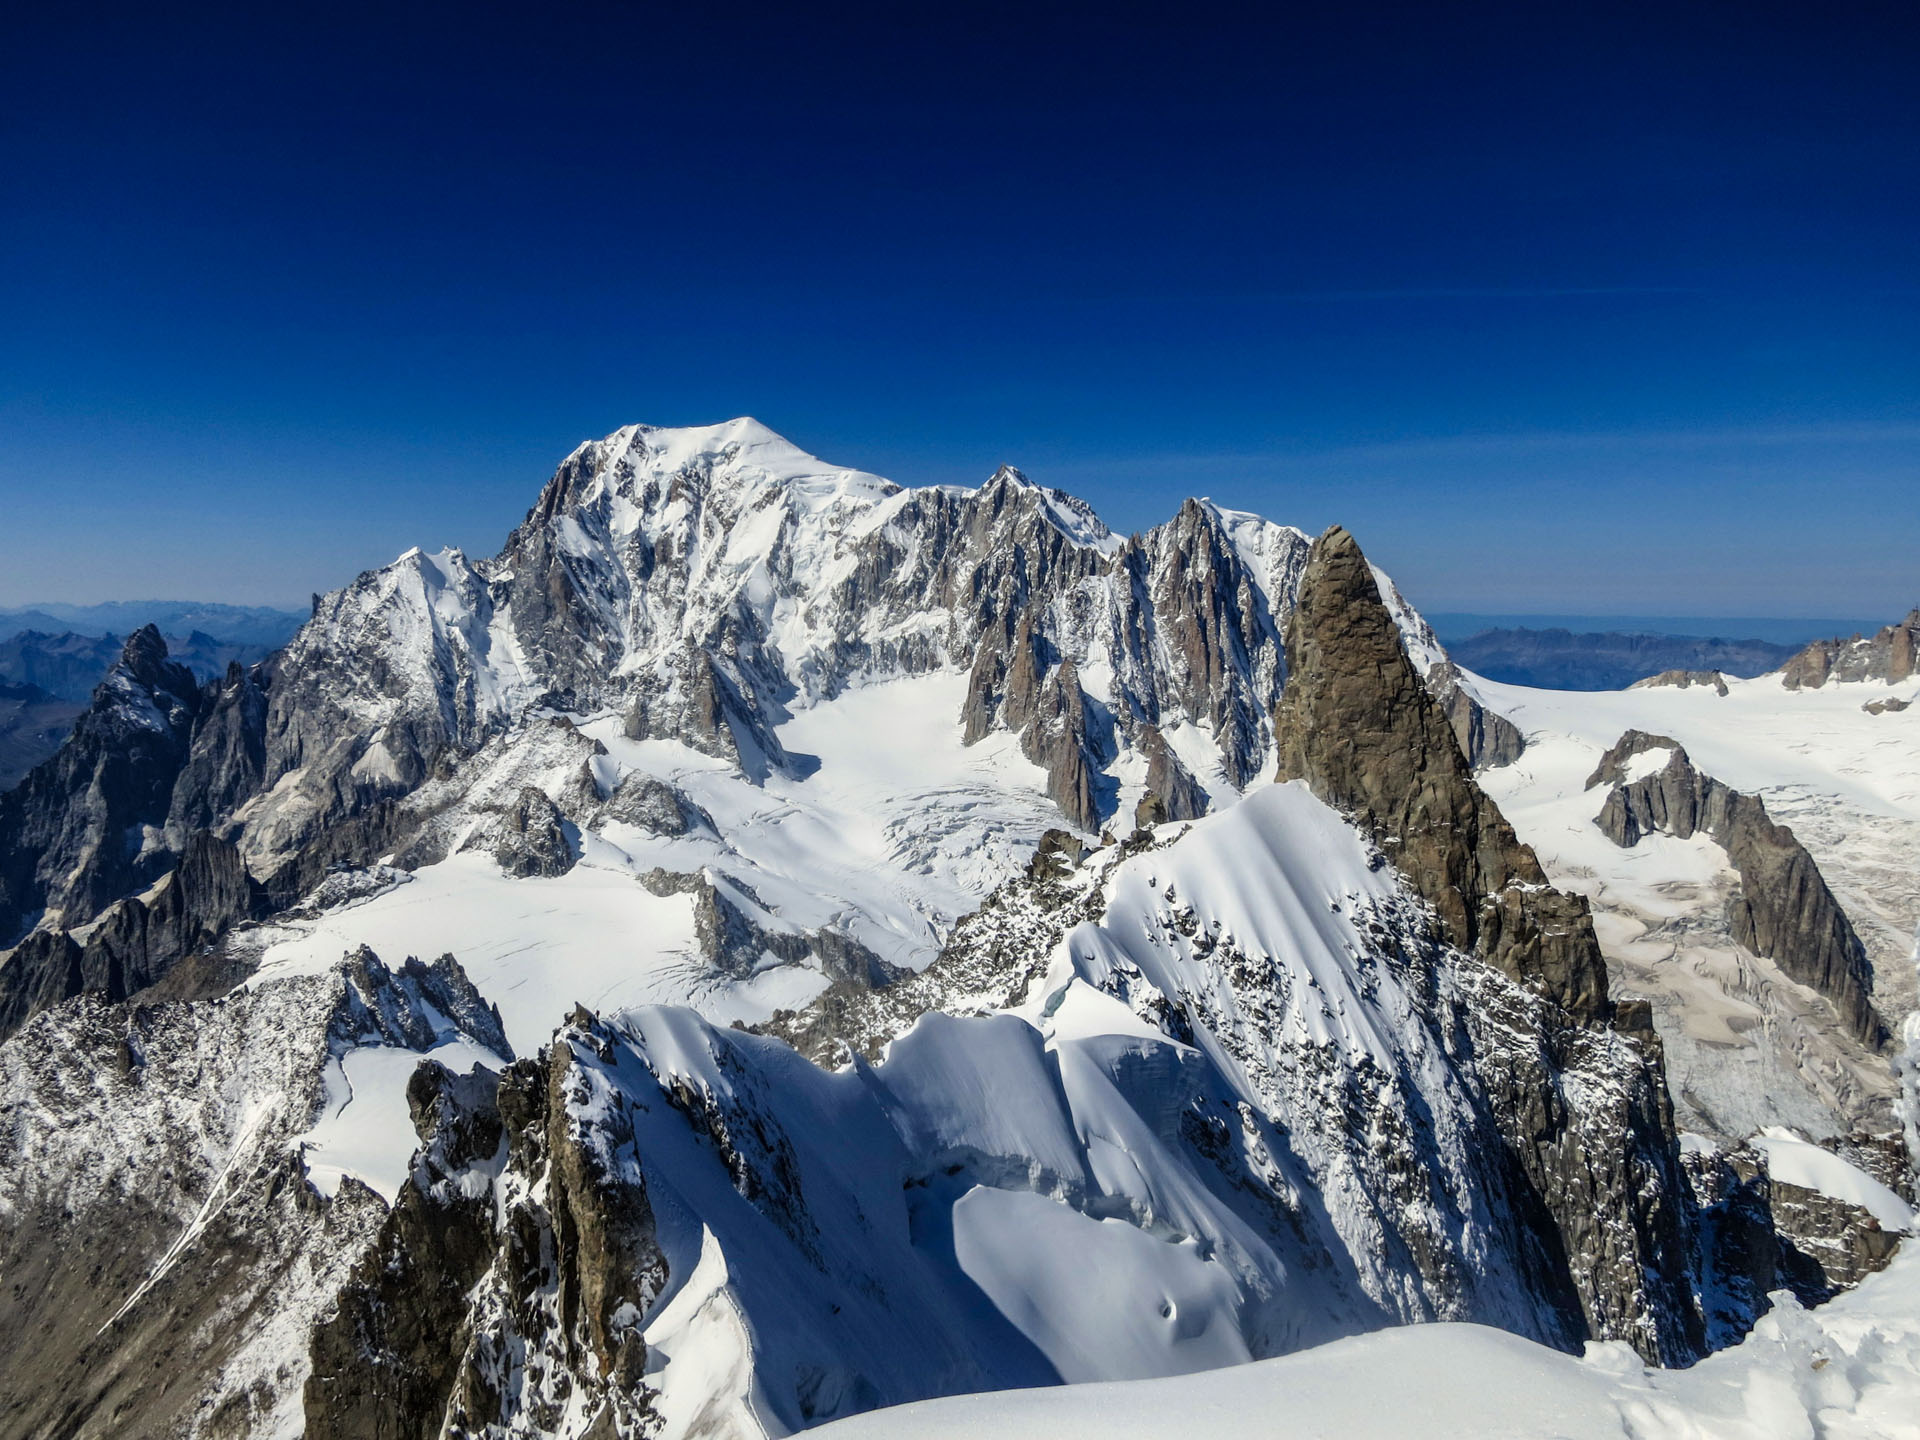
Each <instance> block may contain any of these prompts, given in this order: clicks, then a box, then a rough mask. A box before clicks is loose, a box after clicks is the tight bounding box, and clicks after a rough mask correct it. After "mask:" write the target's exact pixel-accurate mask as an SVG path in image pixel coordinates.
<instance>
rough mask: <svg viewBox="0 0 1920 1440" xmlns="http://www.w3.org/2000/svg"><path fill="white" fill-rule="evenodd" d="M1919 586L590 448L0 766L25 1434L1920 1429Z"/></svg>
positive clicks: (0, 927) (144, 669)
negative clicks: (1560, 579) (1158, 517)
mask: <svg viewBox="0 0 1920 1440" xmlns="http://www.w3.org/2000/svg"><path fill="white" fill-rule="evenodd" d="M1917 638H1920V615H1917V616H1915V617H1910V618H1909V620H1908V621H1906V622H1904V624H1901V625H1894V626H1890V627H1888V629H1887V630H1886V631H1884V632H1882V633H1881V634H1880V635H1879V636H1876V637H1871V638H1870V639H1862V640H1859V641H1857V642H1851V643H1850V644H1849V645H1837V646H1830V647H1827V649H1825V650H1823V651H1821V652H1820V653H1819V655H1818V656H1816V657H1814V658H1813V659H1811V660H1804V662H1803V660H1802V658H1800V657H1797V658H1796V660H1795V661H1794V662H1790V663H1789V665H1788V667H1786V669H1784V670H1783V671H1777V672H1774V673H1772V674H1769V675H1763V676H1760V677H1758V678H1756V679H1732V678H1727V677H1721V676H1717V675H1712V674H1711V673H1709V674H1707V675H1695V674H1693V673H1691V672H1686V673H1683V672H1670V674H1669V675H1667V676H1662V677H1658V681H1659V683H1643V684H1641V685H1636V686H1634V687H1632V688H1630V689H1626V690H1621V691H1614V692H1595V693H1573V692H1552V691H1543V690H1533V689H1527V688H1523V687H1518V686H1511V685H1502V684H1497V683H1494V682H1491V681H1487V680H1484V679H1481V678H1479V677H1477V676H1474V675H1472V674H1471V673H1469V672H1467V671H1465V670H1462V669H1461V668H1459V667H1458V666H1456V665H1454V664H1453V663H1452V662H1451V661H1450V660H1449V659H1448V657H1447V655H1446V653H1445V651H1444V649H1443V648H1442V647H1441V646H1440V644H1439V643H1438V642H1437V640H1436V639H1435V638H1434V636H1433V633H1432V631H1431V630H1430V629H1429V628H1428V627H1427V626H1426V624H1425V622H1424V621H1423V620H1422V619H1421V618H1420V616H1419V614H1418V612H1417V611H1416V610H1415V609H1414V607H1413V606H1412V605H1411V604H1410V603H1409V602H1408V600H1407V598H1406V597H1404V596H1402V595H1401V593H1400V592H1399V590H1398V589H1397V588H1396V587H1395V586H1394V584H1393V582H1392V581H1391V580H1390V579H1389V578H1388V577H1387V576H1386V575H1385V574H1383V573H1381V572H1380V571H1378V570H1376V569H1374V568H1373V567H1372V566H1371V565H1370V564H1368V563H1367V562H1366V560H1365V559H1364V557H1363V556H1361V554H1360V552H1359V549H1358V547H1357V545H1356V544H1355V543H1354V541H1353V538H1352V537H1351V536H1349V535H1347V534H1346V532H1345V531H1342V530H1339V529H1337V528H1336V529H1335V530H1332V531H1329V532H1328V533H1327V534H1326V535H1323V536H1321V537H1319V538H1318V539H1315V538H1313V537H1310V536H1308V535H1306V534H1304V533H1303V532H1301V531H1299V530H1295V529H1292V528H1290V527H1287V526H1284V525H1279V524H1275V523H1272V522H1270V521H1267V520H1265V519H1262V518H1260V517H1258V516H1254V515H1250V514H1246V513H1243V512H1238V511H1232V510H1227V509H1223V508H1221V507H1219V506H1216V505H1213V504H1212V503H1210V502H1208V501H1205V500H1189V501H1187V502H1185V503H1184V504H1183V505H1182V506H1181V507H1180V508H1179V510H1178V512H1177V513H1176V514H1175V516H1174V517H1173V518H1172V519H1171V520H1169V521H1167V522H1166V523H1165V524H1163V525H1161V526H1158V527H1156V528H1154V529H1153V530H1150V531H1148V532H1146V533H1144V534H1140V535H1133V536H1121V535H1116V534H1114V533H1112V532H1110V531H1109V530H1108V529H1107V528H1106V527H1105V525H1103V524H1102V523H1101V521H1100V520H1099V518H1098V517H1097V516H1096V515H1095V514H1094V513H1093V512H1092V510H1091V509H1090V508H1089V507H1087V506H1086V505H1085V504H1083V503H1082V502H1080V501H1078V500H1076V499H1074V498H1072V497H1070V496H1067V495H1065V494H1063V493H1061V492H1058V491H1054V490H1050V489H1047V488H1045V487H1042V486H1040V485H1037V484H1035V483H1033V482H1032V481H1030V480H1028V479H1027V478H1026V477H1025V476H1023V475H1021V474H1020V473H1019V472H1018V471H1016V470H1013V469H1010V468H1009V469H1003V470H1001V471H999V472H998V473H996V474H995V475H994V476H992V477H991V478H990V479H989V480H988V481H987V482H986V483H985V484H984V485H982V486H980V487H978V488H974V489H967V488H960V487H929V488H920V489H914V488H903V487H901V486H898V485H895V484H892V483H890V482H888V481H885V480H882V479H880V478H878V477H876V476H872V475H866V474H863V473H859V472H855V471H848V470H844V469H839V468H836V467H834V466H832V465H829V464H827V463H825V462H823V461H820V460H817V459H815V458H813V457H811V456H809V455H806V454H804V453H803V452H801V451H799V450H798V449H797V448H795V447H794V446H792V445H791V444H789V443H788V442H786V441H785V440H783V439H781V438H780V437H779V436H778V435H775V434H774V433H773V432H771V431H769V430H767V429H766V428H765V427H763V426H761V425H759V424H758V423H756V422H754V421H752V420H746V419H742V420H735V421H731V422H728V423H726V424H722V425H716V426H709V427H701V428H692V429H656V428H651V427H646V426H631V427H628V428H625V429H622V430H619V431H616V432H615V433H614V434H612V435H610V436H608V437H607V438H606V439H604V440H600V441H596V442H592V443H589V444H586V445H583V446H581V447H580V448H579V449H578V450H577V451H575V452H574V454H573V455H571V456H569V457H568V458H567V459H566V460H565V462H563V464H562V465H561V467H560V468H559V470H558V471H557V473H556V474H555V475H554V476H553V478H552V479H551V480H550V481H549V482H548V484H547V485H546V487H545V488H544V489H543V490H542V492H541V493H540V495H539V498H538V500H537V501H536V503H535V505H534V507H533V509H532V510H531V511H530V512H529V514H528V516H527V518H526V520H525V522H524V523H523V524H522V525H521V526H520V527H519V528H518V529H516V530H515V531H514V532H513V534H512V535H511V536H510V537H509V538H508V540H507V542H506V544H505V546H504V547H503V548H502V550H501V551H500V553H499V554H498V555H495V556H492V557H488V558H484V559H472V558H469V557H467V556H465V555H463V554H462V553H460V552H459V551H455V550H448V551H442V552H439V553H433V554H429V553H425V552H423V551H419V550H413V551H409V552H408V553H407V554H405V555H402V556H401V557H400V558H399V559H397V560H396V561H394V562H393V563H392V564H391V565H388V566H386V567H384V568H382V569H379V570H375V571H370V572H368V573H366V574H364V575H361V576H360V577H358V578H357V579H355V580H354V581H353V582H352V583H351V584H349V585H347V586H346V587H344V588H343V589H340V590H338V591H335V592H334V593H332V594H330V595H326V596H321V597H316V599H315V602H314V607H313V614H312V617H311V618H310V619H309V620H308V622H307V623H306V624H305V625H304V626H303V627H302V628H301V629H300V630H299V632H298V633H297V634H296V635H295V636H294V637H293V639H292V640H291V641H290V642H289V643H288V644H287V646H286V647H285V648H284V649H283V650H281V651H279V652H278V653H277V654H275V655H274V656H273V657H271V658H270V659H268V660H266V661H264V662H262V663H260V664H258V665H255V666H252V667H244V668H243V667H241V666H238V665H236V666H234V667H232V668H230V669H229V671H228V672H227V674H226V675H225V676H224V677H221V678H219V679H217V680H214V681H211V682H207V683H205V684H202V683H201V682H199V681H197V680H196V679H195V678H194V676H193V675H192V674H191V673H190V672H188V671H186V670H185V669H184V668H183V667H181V666H179V665H177V664H175V663H173V662H172V661H171V660H169V659H168V657H167V655H166V653H165V645H164V643H163V642H162V641H161V640H160V637H159V636H158V634H157V632H151V633H150V632H142V633H140V634H136V635H135V636H134V637H133V639H132V640H131V641H129V643H128V646H127V650H126V653H125V655H124V656H123V658H122V660H121V663H120V664H119V665H118V666H117V667H116V668H115V670H114V672H113V673H112V674H111V675H110V676H109V677H108V679H107V681H106V682H105V683H104V684H103V685H102V687H101V688H100V690H99V691H98V692H96V695H95V697H94V700H93V703H92V706H91V708H90V709H89V710H88V712H87V713H86V714H85V715H84V716H83V717H82V718H81V720H80V722H79V724H78V726H77V728H76V730H75V732H74V734H73V736H72V738H71V739H70V740H69V741H68V742H67V744H66V746H65V747H64V748H63V749H62V751H61V752H60V753H59V754H57V755H55V756H54V757H53V758H52V759H50V760H48V761H46V762H44V763H43V764H42V765H41V766H40V767H39V768H38V769H36V770H35V771H33V772H32V773H31V774H30V775H29V776H28V777H27V778H26V779H25V780H24V781H23V782H22V783H21V784H20V785H19V786H18V787H17V788H15V789H14V790H11V791H9V792H7V793H6V794H5V795H0V932H4V933H0V943H5V944H7V945H10V946H12V948H11V949H10V950H9V951H6V952H4V959H3V960H0V1333H4V1334H5V1335H6V1336H7V1337H8V1344H7V1346H6V1359H5V1360H4V1362H0V1436H6V1437H11V1436H23V1437H24V1436H62V1437H67V1436H73V1437H79V1436H107V1435H135V1436H147V1435H151V1436H207V1437H241V1436H260V1437H269V1436H272V1437H280V1436H286V1437H292V1436H299V1435H306V1436H311V1437H314V1440H325V1437H334V1436H338V1437H396V1440H397V1437H403V1436H404V1437H415V1436H418V1437H441V1436H449V1437H457V1436H487V1437H509V1436H512V1437H534V1436H562V1437H583V1440H584V1437H593V1440H610V1437H629V1436H650V1437H661V1440H680V1437H757V1436H778V1435H785V1434H791V1433H794V1432H797V1431H800V1430H804V1429H809V1428H812V1427H825V1428H823V1429H822V1430H821V1432H820V1433H821V1434H822V1435H831V1436H841V1435H844V1436H847V1437H849V1440H852V1437H864V1436H902V1437H913V1436H919V1435H933V1434H939V1435H943V1436H947V1435H959V1436H967V1435H975V1434H978V1435H983V1436H984V1435H988V1434H991V1435H994V1436H1000V1437H1019V1436H1027V1435H1033V1436H1040V1435H1046V1436H1049V1437H1072V1436H1079V1435H1088V1436H1092V1435H1095V1434H1098V1435H1101V1436H1130V1435H1147V1434H1149V1433H1151V1434H1154V1435H1156V1436H1159V1435H1167V1434H1199V1433H1205V1434H1211V1435H1219V1436H1230V1437H1231V1436H1242V1435H1245V1436H1256V1435H1257V1436H1268V1435H1274V1436H1279V1435H1296V1434H1297V1435H1322V1434H1324V1435H1335V1434H1339V1435H1355V1436H1358V1435H1373V1434H1378V1435H1383V1436H1384V1435H1395V1436H1403V1435H1406V1436H1423V1435H1431V1436H1468V1435H1511V1436H1535V1435H1538V1436H1588V1435H1592V1436H1603V1435H1605V1436H1621V1435H1624V1436H1635V1437H1646V1440H1654V1437H1660V1440H1665V1437H1681V1436H1736V1437H1745V1436H1756V1437H1758V1436H1769V1437H1771V1436H1779V1437H1788V1436H1795V1437H1797V1436H1813V1435H1833V1436H1888V1437H1892V1436H1916V1435H1920V1268H1917V1267H1920V1253H1916V1252H1913V1251H1911V1250H1910V1249H1907V1248H1903V1247H1902V1246H1901V1243H1900V1242H1901V1237H1903V1236H1905V1235H1907V1234H1909V1233H1910V1232H1911V1231H1912V1229H1913V1226H1914V1223H1915V1217H1914V1209H1913V1204H1914V1167H1913V1161H1912V1153H1913V1148H1914V1145H1915V1143H1916V1132H1915V1127H1916V1124H1917V1123H1920V1099H1917V1096H1916V1088H1915V1087H1916V1083H1917V1082H1920V1015H1916V995H1917V990H1920V975H1917V974H1916V970H1917V969H1920V858H1917V857H1920V706H1914V705H1912V703H1911V702H1912V701H1913V700H1915V699H1916V698H1920V671H1916V668H1915V664H1914V646H1915V641H1916V639H1917Z"/></svg>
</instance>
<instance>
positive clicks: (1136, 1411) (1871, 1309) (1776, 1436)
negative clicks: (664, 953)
mask: <svg viewBox="0 0 1920 1440" xmlns="http://www.w3.org/2000/svg"><path fill="white" fill-rule="evenodd" d="M1916 1414H1920V1255H1916V1254H1906V1255H1902V1256H1901V1257H1900V1258H1899V1259H1898V1260H1896V1261H1895V1262H1894V1264H1893V1266H1892V1268H1890V1269H1889V1270H1888V1271H1887V1272H1886V1273H1885V1274H1884V1275H1878V1276H1875V1277H1873V1278H1871V1279H1869V1280H1868V1281H1866V1282H1865V1283H1864V1284H1863V1285H1862V1286H1861V1287H1860V1288H1859V1289H1858V1290H1856V1291H1854V1292H1853V1293H1851V1294H1849V1295H1846V1296H1843V1297H1841V1298H1840V1299H1838V1300H1835V1301H1833V1302H1832V1303H1830V1304H1828V1305H1825V1306H1822V1307H1821V1308H1820V1309H1818V1310H1814V1311H1806V1310H1803V1309H1802V1308H1801V1307H1800V1306H1799V1305H1798V1304H1797V1303H1796V1302H1795V1301H1794V1300H1793V1298H1792V1297H1791V1296H1788V1295H1783V1296H1782V1297H1781V1305H1780V1308H1779V1309H1778V1310H1776V1311H1775V1312H1774V1313H1773V1314H1772V1315H1769V1316H1768V1317H1767V1318H1766V1319H1765V1320H1763V1321H1761V1322H1760V1325H1759V1326H1758V1327H1757V1328H1756V1329H1755V1331H1754V1333H1753V1335H1752V1336H1751V1337H1750V1338H1749V1339H1747V1340H1746V1341H1745V1342H1744V1343H1743V1344H1741V1345H1739V1346H1738V1347H1736V1348H1733V1349H1730V1350H1726V1351H1723V1352H1721V1353H1720V1354H1718V1355H1714V1356H1711V1357H1709V1358H1708V1359H1707V1360H1705V1361H1703V1362H1701V1363H1700V1364H1699V1365H1696V1366H1694V1367H1693V1368H1692V1369H1690V1370H1683V1371H1662V1370H1649V1369H1646V1368H1644V1367H1642V1366H1641V1365H1640V1364H1639V1363H1638V1361H1637V1359H1636V1358H1635V1357H1634V1356H1633V1355H1631V1354H1630V1353H1627V1352H1625V1351H1624V1350H1623V1348H1622V1347H1619V1346H1611V1345H1603V1346H1596V1347H1594V1348H1593V1349H1591V1350H1590V1351H1589V1352H1588V1353H1587V1354H1586V1355H1585V1356H1584V1357H1582V1358H1577V1359H1576V1358H1575V1357H1573V1356H1570V1355H1560V1354H1556V1353H1554V1352H1553V1351H1551V1350H1547V1349H1543V1348H1542V1347H1540V1346H1537V1345H1531V1344H1529V1343H1527V1342H1526V1341H1524V1340H1520V1339H1516V1338H1515V1337H1514V1336H1511V1335H1504V1334H1501V1333H1499V1332H1498V1331H1493V1330H1487V1329H1483V1328H1481V1327H1478V1326H1471V1325H1434V1326H1421V1327H1418V1328H1410V1329H1404V1330H1389V1331H1385V1332H1382V1333H1381V1334H1378V1335H1368V1336H1363V1337H1360V1338H1356V1339H1352V1340H1342V1341H1338V1342H1336V1343H1334V1344H1331V1345H1327V1346H1324V1347H1322V1348H1320V1349H1315V1350H1310V1351H1306V1352H1304V1353H1302V1354H1298V1355H1290V1356H1287V1357H1285V1358H1284V1359H1279V1360H1270V1361H1266V1362H1264V1363H1261V1364H1257V1365H1249V1366H1244V1367H1242V1368H1240V1369H1237V1370H1232V1371H1224V1372H1219V1373H1212V1374H1206V1375H1195V1376H1190V1377H1184V1378H1179V1379H1166V1380H1157V1381H1147V1382H1144V1383H1138V1384H1108V1385H1090V1386H1077V1387H1071V1388H1064V1389H1052V1390H1032V1391H1025V1392H1021V1393H1018V1394H1006V1395H977V1396H967V1397H965V1398H961V1399H953V1400H940V1401H931V1402H928V1403H925V1404H921V1405H914V1406H909V1407H906V1408H903V1409H900V1410H891V1411H883V1412H881V1413H879V1414H876V1415H869V1416H861V1417H858V1418H856V1419H852V1420H846V1421H842V1422H840V1423H839V1424H836V1425H832V1426H829V1427H828V1428H826V1429H825V1430H823V1431H822V1432H821V1434H820V1440H1161V1437H1163V1436H1167V1435H1181V1434H1186V1435H1207V1436H1211V1437H1215V1440H1267V1437H1269V1436H1272V1435H1275V1434H1299V1435H1328V1436H1341V1437H1345V1440H1402V1437H1405V1436H1407V1435H1410V1434H1411V1435H1418V1436H1420V1437H1422V1440H1483V1437H1486V1436H1493V1435H1501V1436H1507V1435H1513V1436H1549V1435H1550V1436H1559V1437H1565V1440H1618V1437H1621V1436H1629V1437H1632V1440H1700V1437H1707V1436H1711V1437H1713V1440H1786V1437H1790V1436H1792V1437H1798V1436H1819V1437H1822V1440H1904V1437H1906V1436H1910V1435H1911V1434H1912V1433H1913V1427H1914V1416H1915V1415H1916ZM1282 1425H1284V1427H1285V1428H1284V1429H1281V1428H1278V1427H1279V1426H1282Z"/></svg>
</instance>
